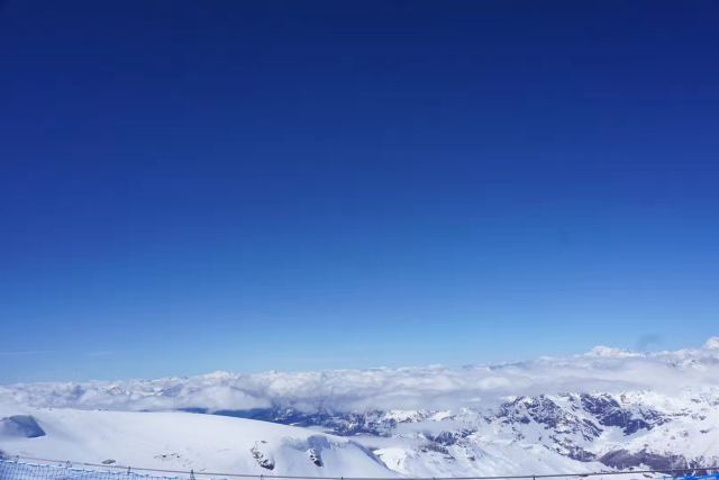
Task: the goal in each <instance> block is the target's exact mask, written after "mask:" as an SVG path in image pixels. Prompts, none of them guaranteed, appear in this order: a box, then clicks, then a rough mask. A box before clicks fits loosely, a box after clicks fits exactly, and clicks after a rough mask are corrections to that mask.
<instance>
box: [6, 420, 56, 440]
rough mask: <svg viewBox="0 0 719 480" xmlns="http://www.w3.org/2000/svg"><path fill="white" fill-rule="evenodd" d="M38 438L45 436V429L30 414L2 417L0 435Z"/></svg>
mask: <svg viewBox="0 0 719 480" xmlns="http://www.w3.org/2000/svg"><path fill="white" fill-rule="evenodd" d="M3 435H7V436H10V437H24V438H37V437H44V436H45V430H43V429H42V428H41V427H40V425H39V424H38V423H37V421H36V420H35V418H34V417H32V416H30V415H13V416H11V417H5V418H3V419H0V436H3Z"/></svg>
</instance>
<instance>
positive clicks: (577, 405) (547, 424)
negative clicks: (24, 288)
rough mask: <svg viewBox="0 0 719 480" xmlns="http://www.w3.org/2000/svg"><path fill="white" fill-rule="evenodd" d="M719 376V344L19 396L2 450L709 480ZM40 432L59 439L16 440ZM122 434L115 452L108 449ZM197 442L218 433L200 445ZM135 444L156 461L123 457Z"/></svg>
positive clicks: (217, 376) (217, 465) (29, 390)
mask: <svg viewBox="0 0 719 480" xmlns="http://www.w3.org/2000/svg"><path fill="white" fill-rule="evenodd" d="M718 367H719V339H717V338H713V339H710V340H709V341H707V343H706V344H705V345H704V347H702V348H698V349H687V350H679V351H674V352H660V353H652V354H642V353H635V352H628V351H623V350H617V349H612V348H609V347H598V348H595V349H594V350H592V351H591V352H589V353H587V354H583V355H576V356H572V357H563V358H551V357H543V358H540V359H537V360H534V361H530V362H523V363H516V364H505V365H495V366H492V365H485V366H473V367H466V368H460V369H449V368H444V367H437V366H435V367H425V368H402V369H373V370H364V371H360V370H342V371H328V372H307V373H279V372H269V373H261V374H253V375H237V374H231V373H225V372H218V373H214V374H209V375H203V376H199V377H192V378H165V379H159V380H133V381H123V382H88V383H40V384H16V385H6V386H2V387H0V407H2V408H0V426H1V425H3V424H2V422H3V421H4V422H5V424H4V425H5V427H4V428H5V431H7V432H16V433H15V434H14V435H10V436H8V435H5V436H4V437H3V436H2V435H0V449H2V450H5V451H7V452H12V453H18V452H30V453H34V454H41V455H44V456H51V457H54V458H57V457H58V455H60V456H61V458H62V455H66V454H68V453H69V452H70V451H73V452H78V451H83V452H85V454H86V455H89V456H90V457H92V458H93V459H96V460H98V459H99V458H100V457H103V456H107V455H115V456H119V455H120V454H122V455H125V456H127V457H129V460H128V461H135V462H137V461H138V460H142V461H143V464H145V465H149V464H148V463H147V462H148V461H151V459H150V458H147V457H146V456H145V457H143V456H142V455H144V453H143V452H145V451H148V450H149V451H151V452H154V453H153V454H154V455H160V457H159V461H160V463H161V464H163V465H165V464H167V463H168V462H170V463H172V462H175V463H176V464H177V465H174V464H173V465H174V466H178V467H187V466H188V465H192V466H193V468H195V469H196V470H199V469H201V468H211V469H215V470H217V469H222V468H231V469H232V470H230V471H238V470H239V471H242V469H250V470H247V471H253V470H252V469H255V470H257V469H260V470H267V471H275V472H279V471H282V472H288V473H291V474H298V473H301V472H302V473H304V472H307V471H313V472H314V471H317V470H318V469H319V471H321V472H322V474H323V475H325V474H326V475H330V473H329V472H335V473H336V474H337V475H339V476H351V475H353V474H354V475H359V476H387V473H388V472H389V473H390V474H392V475H411V476H423V477H433V476H437V477H439V476H471V475H476V476H487V475H517V474H526V473H527V472H530V473H535V474H542V473H557V472H577V473H581V472H591V471H599V470H604V469H607V468H612V469H615V468H616V469H628V468H633V467H644V468H652V469H659V470H668V469H674V468H687V469H690V470H691V469H700V468H701V467H706V466H710V465H717V464H719V368H718ZM3 405H4V406H3ZM58 407H61V408H58ZM92 409H105V410H112V411H91V410H92ZM181 409H184V410H189V411H192V412H196V413H187V412H178V411H176V410H181ZM140 410H149V411H151V413H141V412H139V411H140ZM197 413H216V414H218V415H202V414H197ZM230 417H240V418H230ZM30 419H32V421H31V420H30ZM68 419H74V420H68ZM89 419H92V420H91V421H90V420H89ZM248 419H254V420H260V421H253V420H248ZM105 422H106V423H107V424H108V425H112V426H111V427H110V426H108V430H107V431H106V432H105V433H104V434H103V433H102V429H95V428H92V429H89V428H88V426H89V425H90V424H92V425H96V424H97V425H103V423H105ZM116 424H119V425H120V427H117V426H116ZM135 424H136V425H137V427H133V428H130V427H127V426H126V425H135ZM277 424H283V425H277ZM287 425H293V426H294V427H289V426H287ZM299 427H303V428H299ZM289 428H291V429H292V430H282V429H289ZM40 430H41V431H43V432H47V435H41V436H38V437H34V438H29V436H27V435H21V434H17V432H23V431H29V432H35V433H37V432H39V431H40ZM86 430H87V431H86ZM2 431H3V430H2V429H0V432H2ZM88 431H89V432H90V433H91V434H90V433H88ZM116 431H117V432H120V433H119V434H117V442H116V443H113V442H115V440H114V439H113V440H112V442H109V443H107V442H106V441H105V440H102V441H101V440H99V439H98V435H105V436H104V437H101V438H103V439H106V438H110V437H112V436H113V435H116V434H115V433H114V432H116ZM191 431H203V432H207V433H206V434H203V435H205V437H203V439H202V440H201V441H200V442H199V444H197V443H193V442H195V440H193V438H191V437H192V436H191V434H190V432H191ZM111 432H112V433H111ZM237 436H241V437H242V439H241V441H240V440H236V438H235V437H237ZM238 438H239V437H238ZM126 442H128V443H133V442H134V443H138V442H139V444H141V445H144V448H143V449H139V450H137V451H134V450H133V451H125V450H123V446H122V445H124V444H125V443H126ZM238 442H239V443H238ZM97 445H102V448H101V449H99V450H95V448H99V447H97ZM107 445H110V447H111V448H110V447H108V448H109V450H106V449H105V447H106V446H107ZM164 445H167V447H165V446H164ZM234 445H237V447H235V446H234ZM113 452H120V453H113ZM158 452H159V453H158ZM163 452H164V453H163ZM167 452H169V455H170V456H169V457H162V455H166V454H168V453H167ZM223 452H224V453H223ZM297 452H300V453H297ZM175 453H177V454H178V457H174V456H172V455H174V454H175ZM152 458H155V457H152ZM83 459H84V460H87V459H88V458H87V457H83ZM155 460H157V458H155ZM183 462H184V463H183ZM135 464H139V463H135ZM339 466H341V467H342V468H343V469H344V470H342V471H339V470H337V469H338V468H340V467H339ZM308 469H309V470H308ZM378 472H383V473H382V474H379V473H378Z"/></svg>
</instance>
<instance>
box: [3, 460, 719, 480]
mask: <svg viewBox="0 0 719 480" xmlns="http://www.w3.org/2000/svg"><path fill="white" fill-rule="evenodd" d="M34 460H35V461H31V460H29V459H21V458H20V457H15V458H12V459H8V458H0V480H210V479H212V480H232V479H236V478H245V479H247V478H252V479H258V480H282V479H284V480H398V479H401V480H544V479H568V480H583V479H585V478H587V477H594V479H593V480H600V479H603V478H612V477H617V476H619V477H622V480H638V479H641V480H647V478H653V479H663V480H719V473H707V472H719V468H714V467H712V468H701V469H691V470H687V469H684V470H663V471H659V470H636V469H635V470H631V471H605V472H592V473H554V474H542V475H531V474H527V475H510V476H486V477H426V478H413V477H405V476H400V475H398V476H397V477H394V478H361V477H310V476H292V475H261V474H256V473H252V474H242V473H210V472H197V473H196V472H194V471H189V472H188V471H176V470H159V469H151V468H134V467H132V468H131V467H122V466H117V465H99V464H92V463H81V462H60V461H54V460H47V459H34ZM90 467H92V468H90ZM694 472H703V474H701V475H699V474H695V473H694ZM616 480H619V479H616Z"/></svg>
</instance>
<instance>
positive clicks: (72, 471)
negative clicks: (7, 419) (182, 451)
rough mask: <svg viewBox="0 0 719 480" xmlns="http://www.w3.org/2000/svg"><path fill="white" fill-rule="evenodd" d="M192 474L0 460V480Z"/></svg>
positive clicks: (147, 478)
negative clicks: (156, 472) (104, 469)
mask: <svg viewBox="0 0 719 480" xmlns="http://www.w3.org/2000/svg"><path fill="white" fill-rule="evenodd" d="M189 478H192V474H188V475H187V476H185V477H180V476H171V477H168V476H153V475H150V474H142V473H139V472H134V471H132V470H131V469H126V470H125V471H122V470H116V471H109V470H108V471H101V470H89V469H84V468H79V467H74V466H73V465H72V464H69V463H66V464H47V463H25V462H20V461H16V460H0V479H1V480H171V479H172V480H181V479H189Z"/></svg>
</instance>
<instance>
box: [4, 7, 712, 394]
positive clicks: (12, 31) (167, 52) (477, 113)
mask: <svg viewBox="0 0 719 480" xmlns="http://www.w3.org/2000/svg"><path fill="white" fill-rule="evenodd" d="M717 18H719V3H717V2H712V1H689V2H656V1H621V2H620V1H617V2H614V1H606V0H602V1H574V0H573V1H569V2H551V1H550V2H535V1H526V2H521V1H509V0H505V1H481V2H478V1H466V2H465V1H462V2H458V1H449V2H422V1H406V2H404V1H403V2H397V1H395V2H392V1H385V0H382V1H364V0H363V1H350V2H337V1H330V2H313V1H308V2H296V1H288V2H279V1H255V2H249V1H247V2H237V1H227V2H222V1H217V2H201V1H192V2H189V1H178V0H172V1H151V2H147V1H122V2H119V1H118V2H97V1H87V2H80V1H72V0H71V1H67V2H57V1H47V2H45V1H35V0H23V1H19V0H16V1H12V0H10V1H6V2H4V3H0V65H1V66H0V129H1V130H0V131H1V133H0V136H1V140H0V162H1V170H0V216H1V217H0V219H1V221H0V322H2V333H1V335H0V341H1V347H0V381H1V382H13V381H24V380H54V379H76V380H79V379H87V378H121V377H153V376H160V375H175V374H176V375H185V374H197V373H204V372H207V371H211V370H216V369H228V370H235V371H256V370H266V369H290V370H298V369H325V368H344V367H372V366H379V365H388V366H399V365H409V364H431V363H444V364H448V365H459V364H466V363H476V362H492V361H504V360H514V359H521V358H530V357H533V356H536V355H540V354H564V353H572V352H581V351H584V350H586V349H588V348H590V347H591V346H593V345H595V344H610V345H613V346H618V347H627V348H650V349H656V348H675V347H681V346H691V345H698V344H700V343H701V342H702V341H703V340H704V339H705V338H706V337H708V336H710V335H714V334H719V301H718V300H717V299H718V298H719V295H717V294H718V293H719V188H718V186H719V165H718V164H717V159H719V134H718V131H719V61H717V52H718V51H719V29H717V28H716V26H717Z"/></svg>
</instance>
